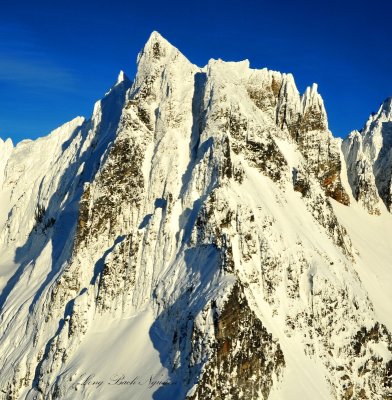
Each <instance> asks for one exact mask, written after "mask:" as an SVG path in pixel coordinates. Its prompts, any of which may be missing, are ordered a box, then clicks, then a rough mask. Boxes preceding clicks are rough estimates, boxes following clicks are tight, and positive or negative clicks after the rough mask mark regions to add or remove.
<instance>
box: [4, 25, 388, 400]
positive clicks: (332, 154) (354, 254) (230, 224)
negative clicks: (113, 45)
mask: <svg viewBox="0 0 392 400" xmlns="http://www.w3.org/2000/svg"><path fill="white" fill-rule="evenodd" d="M390 103H391V102H390V101H389V103H388V102H386V103H384V105H383V106H382V107H381V109H380V111H379V112H378V113H377V114H376V115H375V116H373V117H371V119H370V120H369V122H368V123H367V124H366V126H365V128H364V130H363V131H362V132H360V133H358V132H357V133H353V134H351V135H350V136H349V138H348V139H346V140H345V141H344V142H343V144H342V145H341V141H340V140H338V139H335V138H334V137H333V136H332V133H331V132H330V131H329V129H328V122H327V115H326V111H325V108H324V104H323V101H322V98H321V96H320V95H319V94H318V92H317V85H313V86H312V88H308V89H307V90H306V92H305V93H304V94H303V95H300V94H299V92H298V90H297V88H296V86H295V83H294V78H293V77H292V75H290V74H281V73H279V72H274V71H269V70H267V69H262V70H254V69H251V68H249V62H247V61H244V62H240V63H229V62H223V61H221V60H210V61H209V63H208V65H207V66H205V67H204V68H199V67H197V66H195V65H193V64H192V63H190V62H189V61H188V60H187V59H186V58H185V57H184V56H183V55H182V54H181V53H180V52H179V51H178V50H177V49H176V48H175V47H173V46H172V45H171V44H170V43H168V42H167V41H166V40H165V39H163V38H162V37H161V36H160V35H159V34H158V33H156V32H154V33H153V34H152V35H151V37H150V38H149V40H148V42H147V43H146V45H145V46H144V48H143V50H142V51H141V53H140V54H139V56H138V70H137V74H136V77H135V79H134V81H133V82H131V81H129V79H128V78H127V77H126V76H125V74H124V73H123V72H120V74H119V77H118V80H117V82H116V84H115V85H114V86H113V88H112V89H111V90H110V91H109V92H108V93H107V94H106V95H105V97H104V98H103V99H102V100H101V101H99V102H97V103H96V105H95V107H94V112H93V115H92V117H91V118H90V119H89V120H84V119H83V118H76V119H74V120H73V121H71V122H69V123H68V124H65V125H63V126H62V127H60V128H58V129H57V130H56V131H54V132H53V133H52V134H50V135H48V136H47V137H45V138H41V139H38V140H36V141H25V142H22V143H20V144H18V145H17V146H15V147H14V146H13V145H12V143H11V142H10V141H6V142H3V141H0V227H1V228H0V254H1V257H0V291H1V292H0V364H1V365H2V366H3V367H2V370H1V372H0V399H109V398H116V399H129V398H132V399H149V398H151V399H160V400H162V399H185V398H187V399H195V400H196V399H199V400H204V399H233V400H234V399H240V398H245V399H267V398H268V399H275V400H277V399H280V400H282V399H283V400H284V399H290V400H291V399H297V398H298V399H312V400H313V399H316V398H317V399H390V398H392V391H391V390H392V339H391V333H390V332H391V330H392V318H391V314H390V312H389V308H390V306H391V304H392V287H391V285H392V279H391V278H392V269H391V266H390V262H389V249H390V248H391V245H392V239H391V238H390V237H389V236H390V235H386V232H388V230H389V231H390V229H391V228H392V216H391V214H390V213H389V212H388V211H387V208H389V207H390V193H391V190H390V187H391V176H390V175H391V174H390V171H391V169H390V159H391V158H390V147H391V146H390V143H389V141H390V137H392V135H390V134H389V128H390V126H389V125H390V123H391V122H390V121H391V112H390V111H391V104H390ZM341 147H342V150H341ZM346 165H347V168H346ZM388 168H389V169H388ZM384 204H385V205H386V207H385V206H384Z"/></svg>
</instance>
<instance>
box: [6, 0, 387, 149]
mask: <svg viewBox="0 0 392 400" xmlns="http://www.w3.org/2000/svg"><path fill="white" fill-rule="evenodd" d="M391 15H392V4H390V1H386V0H380V1H377V2H369V1H356V2H354V1H344V0H342V1H336V2H335V1H320V2H317V1H286V0H284V1H282V0H281V1H276V0H269V1H263V0H259V1H250V0H244V1H242V2H240V1H231V0H226V1H192V2H187V1H155V0H154V1H138V2H133V1H131V0H128V1H118V0H105V1H100V0H97V1H94V2H92V1H82V0H79V1H74V0H68V1H61V2H59V1H55V0H53V1H51V2H45V1H39V0H36V1H25V0H20V1H16V2H11V1H8V2H3V4H2V7H1V14H0V94H1V96H0V137H2V138H3V139H4V138H6V137H9V136H10V137H11V138H12V139H13V140H14V142H18V141H20V140H22V139H24V138H36V137H38V136H43V135H45V134H46V133H48V132H49V131H51V130H53V129H54V128H56V127H57V126H59V125H60V124H62V123H64V122H66V121H68V120H70V119H72V118H73V117H75V116H77V115H84V116H86V117H89V116H90V114H91V111H92V107H93V104H94V102H95V101H96V100H97V99H99V98H100V97H102V95H103V94H104V93H105V92H106V91H107V90H108V88H109V87H110V86H111V85H112V84H113V83H114V82H115V80H116V77H117V74H118V72H119V70H121V69H123V70H124V71H125V72H126V74H127V75H128V76H129V77H130V78H131V79H132V78H133V77H134V74H135V68H136V65H135V63H136V56H137V53H138V52H139V51H140V49H141V48H142V47H143V45H144V43H145V42H146V40H147V38H148V36H149V34H150V33H151V31H153V30H157V31H158V32H160V33H161V34H162V35H163V36H164V37H166V39H168V40H169V41H170V42H171V43H172V44H173V45H175V46H176V47H178V48H179V49H180V50H181V52H182V53H184V54H185V56H187V57H188V58H189V59H190V60H191V61H192V62H193V63H195V64H198V65H200V66H203V65H205V64H206V63H207V61H208V59H210V58H222V59H224V60H228V61H232V60H242V59H245V58H248V59H249V60H250V63H251V67H253V68H263V67H267V68H270V69H274V70H278V71H281V72H291V73H293V75H294V78H295V80H296V82H297V86H298V88H299V90H300V91H301V92H302V91H304V89H305V88H306V86H308V85H311V84H312V83H313V82H317V83H318V84H319V91H320V93H321V95H322V96H323V98H324V101H325V104H326V108H327V112H328V116H329V123H330V128H331V130H332V131H333V132H334V134H335V136H342V137H344V136H346V135H347V133H348V132H349V131H350V130H352V129H359V128H361V127H362V125H363V123H364V122H365V120H366V119H367V117H368V116H369V114H370V113H371V112H372V111H375V110H376V109H377V108H378V106H379V104H380V103H381V102H382V101H383V100H384V99H385V98H386V97H389V96H391V95H392V79H391V75H392V51H391V50H392V49H391V47H392V44H391V42H392V41H391V38H392V35H391V31H392V24H391V20H390V19H391Z"/></svg>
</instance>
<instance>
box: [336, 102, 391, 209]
mask: <svg viewBox="0 0 392 400" xmlns="http://www.w3.org/2000/svg"><path fill="white" fill-rule="evenodd" d="M391 103H392V98H389V99H387V100H385V102H384V103H383V104H382V105H381V107H380V109H379V110H378V112H377V113H376V114H373V115H371V116H370V118H369V120H368V121H367V122H366V124H365V126H364V128H363V129H362V130H361V131H360V132H358V131H353V132H352V133H351V134H350V135H349V136H348V138H347V139H345V140H344V142H343V145H342V149H343V153H344V156H345V159H346V163H347V169H348V177H349V181H350V186H351V190H352V192H353V195H354V197H355V199H356V200H357V201H358V202H359V203H360V204H361V205H362V206H363V207H364V208H365V209H366V210H368V212H369V213H370V214H377V215H378V214H380V199H381V200H382V202H383V203H384V204H385V206H386V207H387V209H388V210H389V211H390V210H391V204H392V197H391V176H392V172H391V171H392V156H391V149H392V122H391V121H392V104H391Z"/></svg>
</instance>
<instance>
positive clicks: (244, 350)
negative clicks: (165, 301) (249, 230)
mask: <svg viewBox="0 0 392 400" xmlns="http://www.w3.org/2000/svg"><path fill="white" fill-rule="evenodd" d="M211 313H212V315H213V324H214V337H215V341H214V343H212V346H213V349H214V350H213V353H212V355H211V356H210V357H209V360H208V361H207V363H206V365H205V366H204V368H203V371H202V375H201V377H200V379H199V382H198V384H197V385H196V388H195V390H194V391H193V392H191V393H192V394H190V395H188V396H187V399H189V400H197V399H206V398H209V399H222V400H223V399H227V398H231V399H233V400H236V399H240V398H244V397H245V398H246V399H267V398H268V396H269V393H270V391H271V388H272V386H273V384H274V382H275V381H276V380H277V379H279V377H280V376H281V374H282V369H283V368H284V366H285V361H284V356H283V353H282V350H281V349H280V346H279V344H278V343H277V342H276V340H274V339H273V338H272V335H271V334H270V333H268V331H267V330H266V329H265V327H264V326H263V324H262V322H261V321H260V320H259V319H258V318H257V317H256V315H255V314H254V312H253V311H252V310H251V309H250V308H249V305H248V304H247V300H246V297H245V295H244V293H243V290H242V289H241V288H240V287H239V285H238V284H236V285H235V286H234V287H233V288H232V290H231V293H230V294H229V297H228V299H227V301H226V302H225V304H224V305H223V307H222V309H221V310H218V309H217V306H216V303H215V302H213V303H212V304H211ZM200 334H201V332H198V331H197V330H195V331H194V332H193V336H194V337H193V340H192V341H193V342H194V341H198V336H199V335H200Z"/></svg>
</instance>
